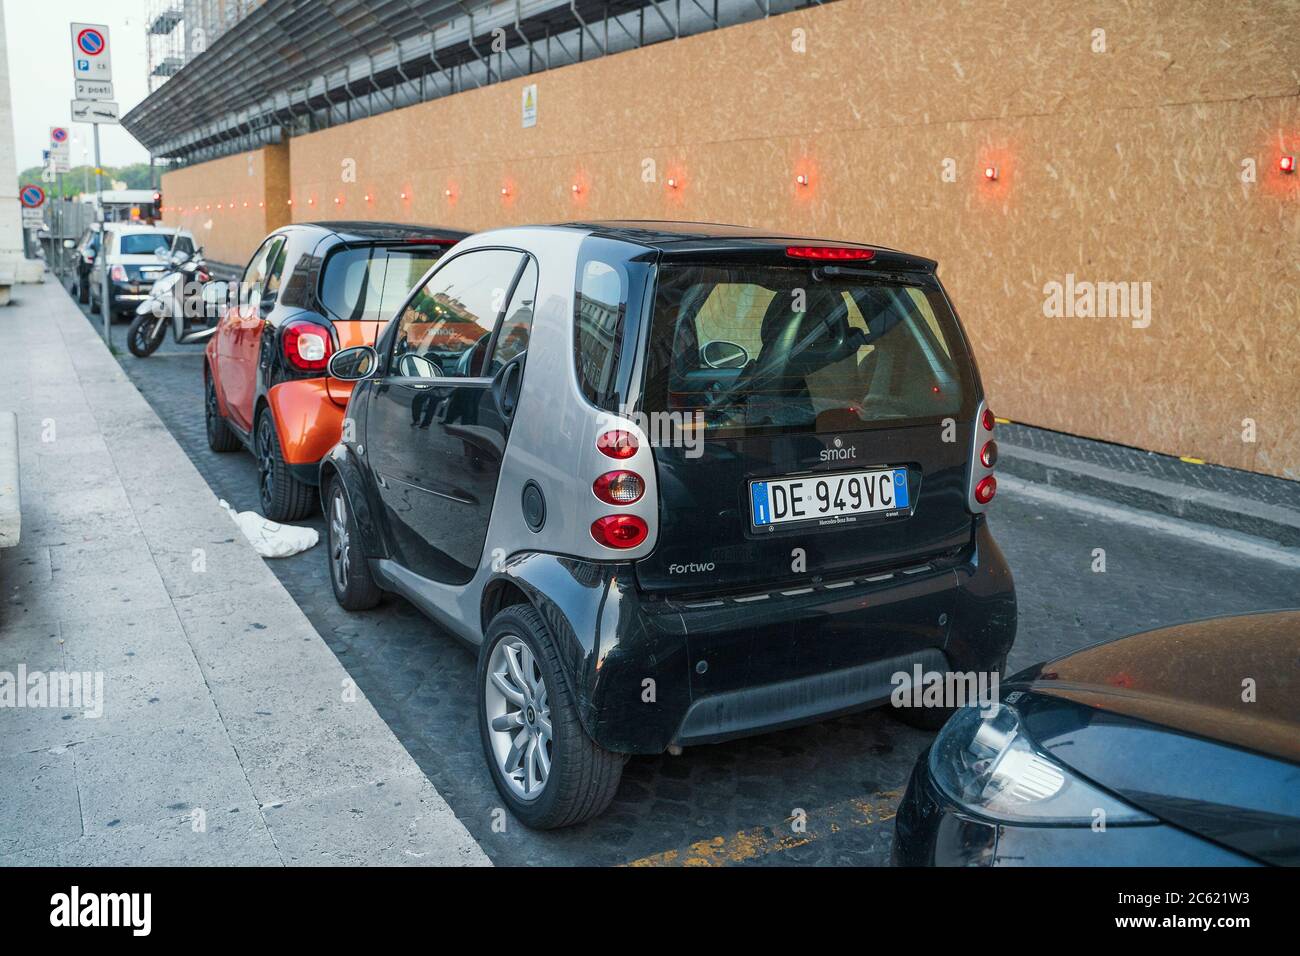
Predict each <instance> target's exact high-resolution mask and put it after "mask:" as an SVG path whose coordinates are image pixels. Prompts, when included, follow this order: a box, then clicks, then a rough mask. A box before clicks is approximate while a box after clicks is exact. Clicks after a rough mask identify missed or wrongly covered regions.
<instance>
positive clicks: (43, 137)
mask: <svg viewBox="0 0 1300 956" xmlns="http://www.w3.org/2000/svg"><path fill="white" fill-rule="evenodd" d="M2 2H3V3H4V14H5V33H6V41H7V42H6V44H5V46H6V48H7V49H5V50H4V51H3V53H4V55H5V56H6V57H8V61H9V85H10V87H11V90H10V92H11V94H12V96H13V115H14V137H15V145H16V147H17V154H18V155H17V161H18V169H19V170H20V171H21V170H24V169H26V168H28V167H29V166H39V165H40V164H41V150H43V149H45V148H47V144H48V143H49V138H50V127H51V126H68V125H69V118H70V112H71V108H70V106H69V103H70V102H71V100H72V98H73V93H74V88H73V84H72V36H71V31H70V29H69V26H68V25H69V24H70V23H72V22H74V21H75V22H78V23H96V24H103V25H105V26H107V27H108V31H109V35H108V42H109V51H110V53H111V55H112V58H113V93H114V96H115V97H116V99H117V102H118V104H119V105H120V107H121V109H120V114H121V115H126V113H127V112H128V111H129V110H130V109H131V107H133V106H135V105H136V104H137V103H139V102H140V101H141V100H142V99H144V98H145V97H146V96H147V95H148V93H149V77H148V74H149V65H148V64H149V60H148V54H147V50H146V41H145V15H146V12H147V9H148V6H149V4H148V2H147V0H2ZM71 128H72V137H73V142H72V156H71V159H72V165H73V166H79V165H81V164H82V163H93V162H94V146H93V145H92V135H93V133H92V128H91V127H90V126H89V125H86V124H72V126H71ZM83 146H84V147H85V152H84V153H83V151H82V150H83ZM100 155H101V158H102V161H103V163H104V165H105V166H125V165H127V164H128V163H145V162H148V161H149V153H148V151H147V150H146V149H145V148H144V147H143V146H141V145H140V144H139V143H138V142H136V141H135V139H133V138H132V136H131V134H130V133H128V132H127V131H126V130H124V129H122V128H121V127H118V126H109V125H104V126H101V127H100Z"/></svg>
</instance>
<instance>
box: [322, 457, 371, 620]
mask: <svg viewBox="0 0 1300 956" xmlns="http://www.w3.org/2000/svg"><path fill="white" fill-rule="evenodd" d="M325 509H326V510H325V544H326V545H327V546H328V549H329V562H330V584H332V585H333V586H334V600H336V601H338V602H339V606H340V607H342V608H343V609H344V610H346V611H368V610H370V609H371V608H372V607H374V606H375V605H376V604H378V603H379V600H380V598H382V597H383V596H384V592H383V589H381V588H380V587H379V585H378V584H376V583H375V579H374V577H373V576H372V575H371V573H370V565H369V563H368V562H367V561H366V556H365V554H364V553H363V552H362V550H361V548H360V546H359V542H360V540H361V537H360V535H359V534H358V533H357V521H356V518H355V517H354V516H353V514H352V508H351V507H350V506H349V504H348V496H347V492H346V491H344V489H343V482H342V481H341V480H339V478H338V477H337V476H335V477H334V478H331V479H330V483H329V485H328V487H327V488H326V490H325Z"/></svg>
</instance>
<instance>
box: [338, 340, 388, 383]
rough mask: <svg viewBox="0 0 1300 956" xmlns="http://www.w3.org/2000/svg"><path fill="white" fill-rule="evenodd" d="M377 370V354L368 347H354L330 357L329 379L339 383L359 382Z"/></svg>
mask: <svg viewBox="0 0 1300 956" xmlns="http://www.w3.org/2000/svg"><path fill="white" fill-rule="evenodd" d="M378 368H379V353H378V352H376V351H375V350H374V348H373V347H371V346H369V345H356V346H353V347H352V348H350V349H343V350H341V351H338V352H335V353H334V354H333V355H331V356H330V362H329V373H330V377H331V378H337V379H338V380H339V381H341V382H359V381H361V380H362V379H366V378H369V377H370V376H372V375H374V374H375V371H376V370H377V369H378Z"/></svg>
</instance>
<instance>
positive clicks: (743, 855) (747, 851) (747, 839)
mask: <svg viewBox="0 0 1300 956" xmlns="http://www.w3.org/2000/svg"><path fill="white" fill-rule="evenodd" d="M902 795H903V794H902V792H901V791H899V790H882V791H881V792H880V793H877V794H875V795H874V796H873V797H871V798H869V799H868V798H855V799H852V800H845V801H844V802H842V803H835V804H831V805H830V806H829V807H824V808H822V809H820V810H811V811H809V812H808V819H807V828H806V830H804V831H803V832H799V831H796V830H795V829H794V822H795V818H794V815H793V814H791V815H790V816H788V817H786V818H785V820H784V821H783V822H782V823H781V824H779V825H778V826H759V827H751V828H750V829H748V830H741V831H739V832H737V833H733V834H732V835H731V836H716V837H711V838H710V839H708V840H698V841H696V842H695V843H692V844H690V845H689V846H687V847H685V848H684V849H680V850H665V851H664V852H663V853H655V854H652V855H650V856H643V857H641V858H640V859H639V860H633V861H632V862H630V863H627V864H625V865H626V866H731V865H733V864H736V863H744V862H745V861H747V860H754V859H757V858H758V857H762V856H767V855H768V854H769V853H781V852H783V851H785V850H792V849H794V848H795V847H800V846H806V845H807V844H809V843H812V842H813V841H814V840H817V839H818V838H819V837H821V836H824V835H827V834H835V833H839V832H841V831H843V830H850V829H854V828H857V827H868V826H872V825H874V824H877V823H881V822H883V821H885V820H892V819H893V818H894V814H895V812H896V811H897V809H898V801H899V800H900V799H901V798H902Z"/></svg>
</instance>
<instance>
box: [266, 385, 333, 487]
mask: <svg viewBox="0 0 1300 956" xmlns="http://www.w3.org/2000/svg"><path fill="white" fill-rule="evenodd" d="M328 381H329V380H328V379H326V378H305V379H298V380H296V381H292V382H281V383H280V384H279V385H273V386H272V387H271V389H270V390H269V391H268V392H267V393H266V400H267V402H268V404H270V406H271V413H272V416H273V417H274V419H275V428H276V433H277V435H278V436H279V439H280V453H281V454H282V455H283V456H284V460H285V463H286V464H287V465H288V466H289V472H290V474H292V475H293V476H294V477H295V478H297V479H298V480H299V481H301V482H304V483H306V484H309V485H315V484H317V482H319V481H320V462H321V459H322V458H324V457H325V456H326V455H328V454H329V453H330V449H332V448H333V447H334V446H335V445H337V444H338V443H339V439H340V438H341V437H342V435H343V420H344V419H345V418H346V417H347V408H346V406H345V405H340V404H339V403H338V402H336V401H334V400H333V399H332V398H331V397H330V394H329V387H328V384H327V383H328Z"/></svg>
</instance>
